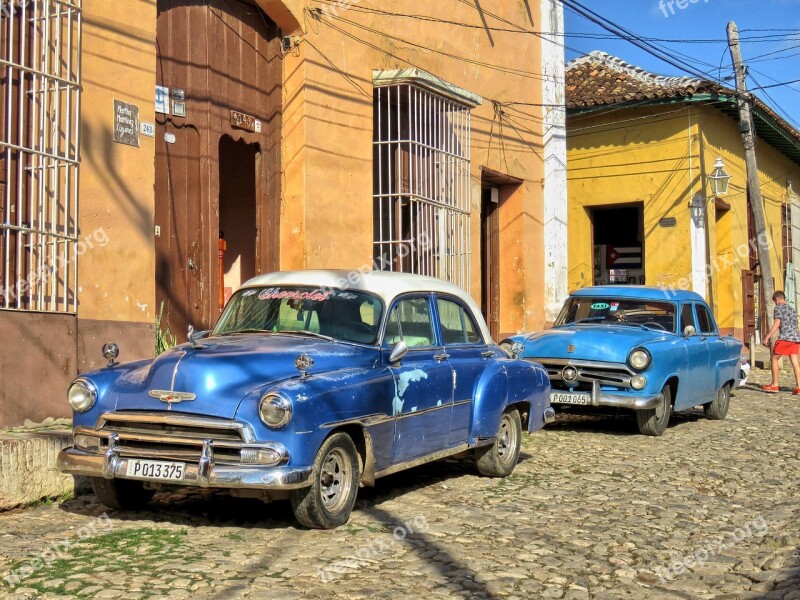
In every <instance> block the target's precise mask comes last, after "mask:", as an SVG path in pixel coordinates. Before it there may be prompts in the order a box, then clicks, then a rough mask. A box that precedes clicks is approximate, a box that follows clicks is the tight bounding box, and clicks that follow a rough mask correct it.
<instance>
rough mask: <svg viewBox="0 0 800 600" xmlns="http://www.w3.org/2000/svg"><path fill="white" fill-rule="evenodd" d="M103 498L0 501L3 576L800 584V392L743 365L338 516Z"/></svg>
mask: <svg viewBox="0 0 800 600" xmlns="http://www.w3.org/2000/svg"><path fill="white" fill-rule="evenodd" d="M760 381H763V372H757V373H755V374H754V376H753V384H755V383H758V382H760ZM785 383H786V386H787V388H788V387H789V382H788V380H787V381H786V382H785ZM103 513H104V509H103V508H102V507H101V506H100V505H99V504H97V502H96V501H95V500H94V498H93V497H92V496H88V497H81V498H78V499H75V500H69V501H67V502H65V503H62V504H59V505H49V506H48V505H42V506H38V507H36V508H32V509H28V510H18V511H14V512H10V513H5V514H0V579H2V578H6V577H10V578H11V580H12V581H14V579H13V578H14V577H17V578H18V579H19V581H18V582H16V581H15V582H14V583H15V585H14V586H13V587H11V586H9V585H8V584H7V582H5V581H0V595H4V596H6V597H16V598H29V597H48V598H75V597H78V598H189V597H198V598H220V599H223V598H225V599H227V598H278V599H282V598H287V599H288V598H299V597H301V596H302V597H308V598H330V597H336V598H368V597H369V598H371V597H374V598H395V597H399V596H401V595H403V596H404V597H422V596H424V597H427V598H461V597H464V598H467V597H468V598H537V597H541V598H565V599H583V598H594V599H605V598H643V599H644V598H648V599H649V598H675V599H679V598H680V599H686V598H729V599H734V598H737V599H738V598H745V599H748V598H750V599H756V598H759V599H762V598H763V599H770V598H776V599H778V598H780V599H785V600H800V553H799V550H798V548H799V547H800V397H793V396H791V394H789V393H786V392H785V393H782V394H780V395H778V396H768V395H766V394H764V393H762V392H761V391H759V390H758V389H757V387H756V385H751V386H750V387H749V388H747V389H741V390H739V391H737V392H736V395H735V397H734V399H733V402H732V409H731V414H730V416H729V418H728V420H726V421H722V422H712V421H707V420H705V419H704V418H703V417H702V411H694V412H691V413H689V414H682V415H679V416H677V417H676V418H674V421H673V423H672V426H671V427H670V429H669V430H668V431H667V433H666V434H665V435H664V436H663V437H661V438H649V437H643V436H640V435H638V434H636V433H635V424H634V423H633V421H632V420H628V419H610V418H598V417H572V418H566V419H565V418H561V419H560V420H559V421H558V422H557V423H556V424H554V425H553V426H551V427H549V428H548V429H547V430H546V431H545V432H543V433H540V434H537V435H534V436H531V437H526V439H525V445H524V449H523V457H522V462H521V463H520V465H519V466H518V468H517V470H516V471H515V472H514V474H513V475H512V476H511V477H510V478H508V479H504V480H495V479H486V478H481V477H478V476H477V475H476V474H475V471H474V468H473V465H472V464H471V463H470V461H469V460H464V461H459V460H448V461H444V462H440V463H435V464H432V465H427V466H424V467H420V468H417V469H415V470H413V471H410V472H407V473H403V474H399V475H396V476H392V477H389V478H387V479H384V480H380V481H379V485H378V487H377V488H376V489H368V490H362V493H361V495H360V500H359V504H358V509H357V510H356V511H355V512H354V514H353V516H352V518H351V520H350V522H349V523H348V525H346V526H345V527H342V528H340V529H338V530H336V531H304V530H299V529H297V528H296V527H295V525H294V523H293V521H292V517H291V512H290V510H289V507H288V506H287V505H286V503H274V504H271V505H266V504H263V503H260V502H257V501H251V500H241V499H234V498H230V497H228V496H223V495H219V494H210V493H207V492H201V493H196V492H191V493H190V492H186V491H181V492H176V493H171V494H167V493H162V494H159V495H157V496H156V499H155V501H154V504H153V506H152V509H151V511H149V512H138V513H130V512H115V511H109V512H108V515H107V517H106V516H103ZM42 553H45V554H44V557H45V558H46V559H48V560H47V561H44V560H40V561H39V562H37V563H34V564H33V565H31V564H30V561H31V557H33V556H40V557H41V556H42ZM48 553H50V554H48ZM59 555H60V556H62V558H58V556H59ZM31 571H32V572H31Z"/></svg>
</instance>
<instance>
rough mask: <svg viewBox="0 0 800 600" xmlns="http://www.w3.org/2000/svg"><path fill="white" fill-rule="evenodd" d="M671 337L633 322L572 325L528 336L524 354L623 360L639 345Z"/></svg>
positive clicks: (535, 356) (611, 360)
mask: <svg viewBox="0 0 800 600" xmlns="http://www.w3.org/2000/svg"><path fill="white" fill-rule="evenodd" d="M671 337H674V336H671V335H670V334H667V333H664V332H663V331H653V330H647V329H643V328H640V327H633V326H629V325H570V326H563V327H556V328H554V329H550V330H548V331H543V332H541V333H534V334H533V335H530V336H528V337H527V338H525V352H524V353H523V356H524V357H525V358H574V359H576V360H596V361H601V362H615V363H621V362H625V361H626V360H627V358H628V354H629V353H630V351H631V350H633V349H634V348H636V347H637V346H643V345H646V344H650V343H652V342H657V341H661V340H665V339H668V338H671ZM570 348H572V351H570Z"/></svg>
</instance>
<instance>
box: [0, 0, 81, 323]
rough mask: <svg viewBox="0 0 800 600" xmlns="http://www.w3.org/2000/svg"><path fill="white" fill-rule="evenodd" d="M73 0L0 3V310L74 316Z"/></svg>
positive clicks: (76, 68)
mask: <svg viewBox="0 0 800 600" xmlns="http://www.w3.org/2000/svg"><path fill="white" fill-rule="evenodd" d="M80 65H81V0H0V109H1V110H0V115H2V124H0V219H2V223H0V265H1V266H2V272H1V273H0V286H2V287H0V309H8V310H28V311H44V312H59V313H74V312H76V306H77V300H76V293H75V292H76V281H77V264H76V258H77V254H78V202H77V200H78V160H79V154H78V150H79V145H80V129H79V128H80V121H79V115H80V88H81V80H80Z"/></svg>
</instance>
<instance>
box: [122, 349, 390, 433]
mask: <svg viewBox="0 0 800 600" xmlns="http://www.w3.org/2000/svg"><path fill="white" fill-rule="evenodd" d="M200 345H201V347H200V348H198V349H194V348H192V347H191V345H190V344H184V345H182V346H178V347H176V348H173V349H171V350H169V351H168V352H165V353H164V354H162V355H161V356H159V357H158V358H156V359H155V360H153V361H152V362H151V363H149V364H146V365H144V366H142V367H140V368H138V369H136V370H134V371H131V372H129V373H126V374H124V375H123V376H122V377H120V378H119V379H118V380H117V381H116V382H115V384H114V385H113V386H112V387H111V389H109V394H110V395H111V398H109V399H108V400H109V402H108V404H109V405H110V406H115V408H116V410H155V411H160V410H164V409H166V408H169V409H170V410H172V411H173V412H183V413H193V414H202V415H207V416H214V417H221V418H227V419H232V418H233V417H234V416H235V414H236V411H237V410H238V408H239V404H240V403H241V401H242V400H243V399H244V397H245V396H246V395H247V394H248V393H249V392H252V391H253V390H256V389H258V388H261V387H265V386H269V385H270V384H276V383H278V382H280V381H283V380H285V379H289V378H292V377H299V375H300V374H299V372H298V371H297V368H296V367H295V366H294V362H295V359H296V358H297V356H298V355H299V354H308V355H309V356H310V357H311V358H313V359H314V366H313V367H312V368H311V371H310V372H311V374H312V375H313V374H314V373H323V372H325V371H330V370H333V369H337V368H342V367H344V366H346V367H348V368H352V367H355V366H361V365H363V366H368V365H372V364H373V363H374V362H375V360H376V359H377V358H378V354H379V353H378V350H376V349H374V348H365V347H361V346H351V345H349V344H342V343H336V342H328V341H324V340H315V339H308V338H302V337H298V336H282V335H259V334H244V335H237V336H230V337H220V338H211V339H206V340H202V341H201V342H200ZM156 390H159V391H164V392H186V393H188V394H194V395H195V398H194V399H191V400H186V401H181V402H173V403H171V404H170V403H167V402H165V401H163V400H161V399H160V398H158V397H155V398H154V397H152V396H150V392H154V391H156Z"/></svg>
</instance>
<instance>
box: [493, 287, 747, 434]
mask: <svg viewBox="0 0 800 600" xmlns="http://www.w3.org/2000/svg"><path fill="white" fill-rule="evenodd" d="M502 345H503V346H504V347H507V348H510V347H511V346H512V345H513V346H514V353H515V354H518V355H519V356H521V357H522V358H525V359H527V360H531V361H534V362H536V363H541V364H542V365H544V367H545V368H546V369H547V372H548V375H549V377H550V383H551V385H552V390H551V393H550V402H551V403H552V405H553V406H554V407H556V408H557V409H559V410H578V411H581V410H584V409H591V408H592V407H594V408H598V407H605V408H612V409H626V410H633V411H635V412H636V419H637V422H638V426H639V431H640V432H641V433H643V434H646V435H661V434H662V433H664V431H665V430H666V428H667V424H668V423H669V419H670V413H671V411H673V410H675V411H680V410H685V409H688V408H692V407H694V406H703V408H704V409H705V415H706V417H708V418H709V419H724V418H725V417H726V416H727V414H728V406H729V404H730V394H731V389H732V388H735V387H736V386H737V385H738V383H739V378H740V376H741V372H742V371H741V368H740V362H741V354H742V344H741V342H739V341H738V340H736V339H734V338H732V337H728V336H725V337H723V336H720V334H719V330H718V329H717V325H716V323H715V322H714V317H713V316H712V314H711V310H710V309H709V307H708V305H707V304H706V303H705V302H704V301H703V299H702V298H701V297H700V296H699V295H698V294H695V293H694V292H685V291H673V290H664V289H660V288H654V287H645V286H627V285H620V286H613V285H609V286H597V287H590V288H585V289H581V290H579V291H576V292H574V293H573V294H572V295H571V296H570V297H569V298H568V299H567V301H566V302H565V304H564V307H563V308H562V310H561V313H560V314H559V316H558V318H557V319H556V322H555V324H554V327H553V328H552V329H550V330H548V331H544V332H541V333H535V334H532V335H520V336H516V337H513V338H511V339H509V340H504V342H503V343H502Z"/></svg>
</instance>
